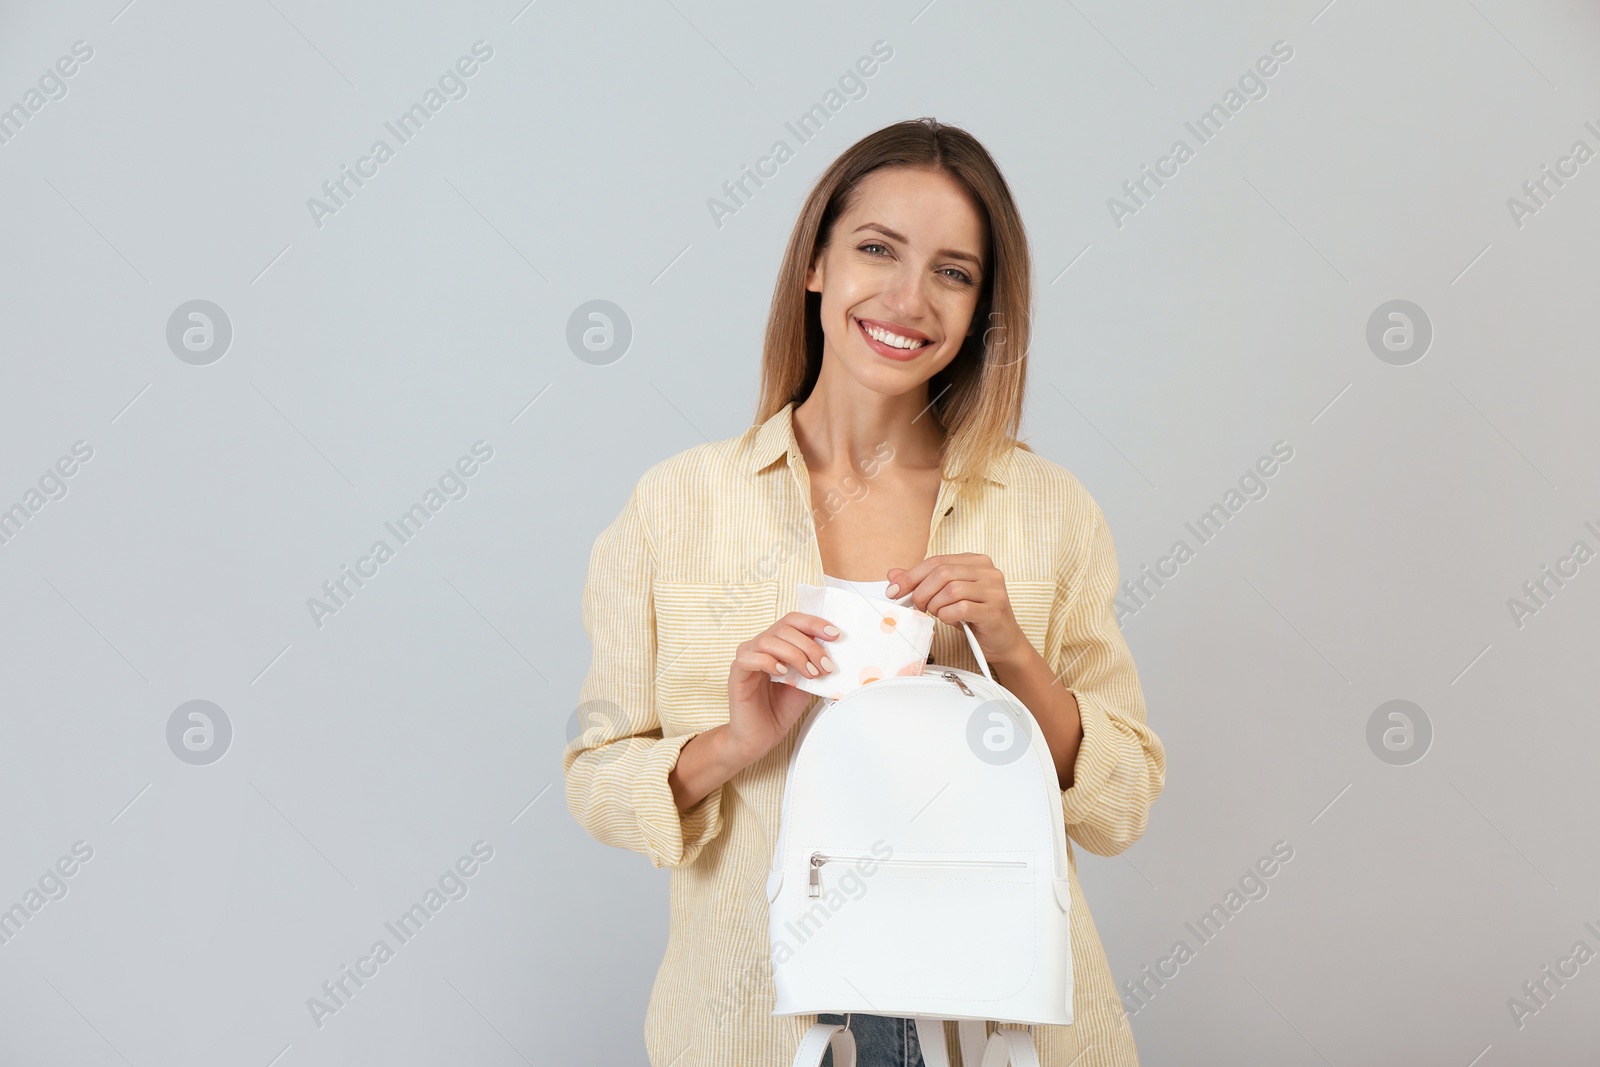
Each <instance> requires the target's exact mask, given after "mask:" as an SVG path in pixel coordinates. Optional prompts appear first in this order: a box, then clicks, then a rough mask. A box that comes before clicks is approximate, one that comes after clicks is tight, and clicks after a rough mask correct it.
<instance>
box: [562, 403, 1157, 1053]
mask: <svg viewBox="0 0 1600 1067" xmlns="http://www.w3.org/2000/svg"><path fill="white" fill-rule="evenodd" d="M793 409H794V405H793V404H790V405H788V406H786V407H784V408H783V410H781V411H780V412H778V413H777V414H776V415H773V416H772V417H771V418H770V419H768V420H766V422H764V423H762V424H761V425H760V426H752V427H751V428H750V429H749V430H747V431H746V432H745V433H743V434H742V435H740V436H739V437H734V438H729V439H727V440H723V441H714V442H708V443H706V444H702V445H697V446H695V447H693V448H690V449H687V450H685V451H683V452H680V453H678V454H677V455H675V456H672V457H670V458H668V459H665V460H662V461H661V462H659V463H657V464H656V465H654V466H653V467H651V468H650V469H649V470H647V471H646V472H645V473H644V475H643V476H642V477H641V478H640V479H639V482H638V484H637V485H636V486H635V487H634V490H633V492H632V493H631V494H630V495H629V497H628V500H627V503H626V504H625V505H624V506H623V508H622V512H621V514H619V515H618V516H617V518H616V519H615V520H614V521H613V522H612V523H611V525H609V526H608V527H606V529H605V530H604V531H603V532H602V533H601V534H600V536H599V537H598V538H597V539H596V540H595V543H594V548H593V551H592V553H591V554H590V558H589V573H588V579H587V582H586V584H585V587H584V595H583V620H584V625H585V627H586V628H587V630H588V633H589V638H590V642H591V644H592V646H593V659H592V661H591V663H590V666H589V670H588V673H587V675H586V676H585V679H584V682H583V688H582V691H581V693H580V697H579V699H580V700H581V701H582V705H581V713H580V723H581V724H582V726H583V727H584V728H583V730H582V732H581V733H580V734H579V735H578V736H577V737H576V738H575V739H574V740H573V741H572V742H571V743H570V744H568V745H567V747H566V749H565V750H564V751H563V753H562V770H563V773H564V775H565V779H566V795H567V806H568V808H569V810H571V812H572V814H573V816H574V817H575V818H576V819H577V821H578V823H579V824H580V825H582V826H583V828H584V829H585V830H587V831H588V832H589V833H590V834H591V835H592V836H593V837H594V838H595V839H596V840H598V841H600V842H602V843H604V844H607V845H612V846H615V847H617V848H626V849H631V850H632V851H634V852H640V853H643V854H644V855H646V856H648V857H649V858H650V862H651V863H653V864H655V865H656V866H657V867H667V868H670V870H671V877H670V881H669V915H670V929H669V934H668V940H667V950H666V957H665V959H663V960H662V962H661V966H660V969H659V970H658V971H657V973H656V979H655V984H654V986H653V987H652V990H651V994H650V1003H649V1007H648V1009H647V1011H646V1015H645V1046H646V1050H647V1052H648V1054H649V1057H650V1063H651V1064H652V1065H653V1067H787V1065H788V1064H789V1063H790V1061H791V1060H792V1058H793V1056H794V1053H795V1049H796V1048H797V1046H798V1045H799V1043H800V1038H801V1036H802V1035H803V1034H804V1033H805V1031H806V1029H807V1028H808V1027H809V1026H810V1025H811V1024H812V1023H814V1022H815V1021H816V1016H814V1015H792V1016H774V1015H772V1014H771V1012H772V1007H773V988H772V980H771V978H772V968H771V962H770V955H769V942H768V930H767V899H766V875H767V870H768V867H769V866H770V864H771V862H772V853H773V848H774V846H775V844H776V842H777V833H778V818H779V808H780V801H781V799H782V796H783V785H784V778H785V775H786V772H787V769H788V762H789V754H790V752H791V750H792V749H793V747H794V739H795V735H796V733H797V730H791V731H790V733H789V735H788V737H786V738H785V739H784V740H783V741H782V742H780V743H779V744H778V745H777V746H776V747H775V748H773V749H772V751H771V752H769V753H767V755H766V756H764V757H762V758H761V759H759V760H757V761H756V762H755V763H753V764H751V765H750V766H748V767H746V768H745V769H744V770H742V771H740V772H739V773H738V774H737V775H735V776H734V777H733V778H732V779H731V780H730V781H728V782H727V783H726V784H725V785H723V786H722V787H721V788H720V789H716V790H713V791H712V792H711V793H710V794H709V795H708V796H707V797H705V799H703V800H701V801H700V802H699V803H698V804H696V805H695V806H694V807H693V808H692V809H690V810H689V811H688V812H684V813H680V812H679V811H678V809H677V805H676V804H675V803H674V800H673V796H672V789H671V787H670V786H669V785H668V784H667V774H668V772H670V771H671V770H672V768H673V766H674V764H676V762H677V759H678V752H679V750H680V749H682V748H683V746H684V745H685V744H686V743H688V741H689V740H690V739H691V738H692V737H694V736H695V735H696V734H697V733H699V732H701V731H703V730H707V729H710V728H711V727H713V726H716V725H718V724H719V723H724V722H727V721H728V670H729V666H730V665H731V663H732V661H733V655H734V650H735V647H736V646H738V645H739V644H740V643H741V642H743V641H747V640H749V639H750V638H751V637H753V636H755V635H756V634H757V633H760V632H761V631H762V630H764V629H766V628H767V626H769V625H770V624H771V623H773V622H774V621H776V620H777V619H778V618H779V617H780V616H782V615H784V614H786V613H788V612H789V611H792V610H794V607H795V603H794V601H795V585H796V583H799V582H805V583H809V584H812V585H821V584H823V583H822V573H823V568H822V559H821V556H820V554H819V552H818V549H817V538H816V529H815V526H814V522H815V521H818V519H816V518H814V516H813V513H812V509H811V496H810V488H809V487H810V478H809V472H808V470H807V468H806V464H805V459H804V457H803V455H802V453H801V452H800V448H799V446H798V444H796V442H795V437H794V427H793V423H792V421H791V416H792V413H793ZM780 460H782V461H783V462H779V461H780ZM863 484H865V486H866V490H865V491H866V492H870V491H871V485H870V480H868V481H866V482H864V483H863ZM842 506H843V507H849V506H850V505H849V503H844V504H843V505H842ZM933 515H934V518H933V526H932V530H931V538H930V547H929V550H928V551H929V554H930V555H938V554H944V553H952V552H981V553H984V554H985V555H987V556H989V557H990V558H991V559H992V560H993V561H994V563H995V566H997V567H998V568H999V569H1000V572H1001V573H1002V574H1003V575H1004V576H1005V580H1006V590H1007V593H1008V596H1009V598H1010V601H1011V605H1012V611H1013V612H1014V614H1015V615H1016V618H1017V622H1018V623H1019V624H1020V625H1021V627H1022V630H1023V632H1024V633H1025V634H1026V635H1027V637H1028V640H1030V641H1031V642H1033V645H1034V647H1035V648H1037V649H1039V651H1040V653H1041V654H1042V655H1043V656H1044V657H1045V659H1046V661H1047V662H1048V663H1049V664H1050V665H1051V666H1052V668H1053V669H1054V670H1055V671H1056V672H1057V675H1058V676H1059V677H1060V678H1061V679H1062V681H1063V683H1064V684H1065V685H1066V686H1067V688H1068V689H1070V690H1071V691H1072V692H1073V694H1074V695H1075V696H1076V698H1077V701H1078V707H1079V711H1080V715H1081V718H1082V721H1083V742H1082V746H1081V747H1080V749H1079V751H1078V757H1077V763H1076V764H1075V765H1074V771H1073V779H1072V787H1071V788H1070V789H1067V790H1065V791H1064V792H1063V793H1062V794H1061V796H1062V806H1063V808H1064V810H1065V819H1066V830H1067V837H1068V847H1067V856H1068V860H1069V877H1070V879H1071V887H1072V896H1071V900H1072V909H1071V926H1072V961H1073V1019H1074V1022H1073V1025H1071V1026H1036V1027H1033V1033H1034V1040H1035V1042H1036V1044H1037V1045H1038V1048H1039V1055H1040V1064H1041V1067H1068V1065H1069V1064H1070V1065H1072V1067H1129V1065H1136V1064H1137V1063H1138V1055H1137V1053H1136V1051H1135V1049H1134V1042H1133V1036H1132V1033H1131V1031H1130V1030H1129V1027H1128V1023H1127V1020H1126V1017H1125V1016H1124V1015H1123V1011H1122V1005H1121V1001H1120V999H1119V998H1118V995H1117V989H1116V985H1115V983H1114V981H1113V980H1112V977H1111V971H1110V968H1109V967H1108V966H1107V964H1106V958H1105V953H1104V951H1103V950H1102V949H1101V947H1100V938H1099V935H1098V934H1097V933H1096V931H1095V927H1094V920H1093V918H1092V917H1091V916H1090V914H1089V908H1088V905H1087V904H1086V903H1085V902H1084V899H1083V895H1082V892H1081V889H1080V888H1079V885H1078V875H1077V858H1076V855H1075V850H1074V849H1073V848H1072V844H1073V843H1076V844H1078V845H1080V846H1082V847H1083V848H1085V849H1087V850H1089V851H1090V852H1093V853H1095V854H1097V855H1101V856H1114V855H1116V854H1117V853H1119V852H1121V851H1122V850H1124V849H1126V848H1127V847H1128V846H1129V845H1131V844H1133V842H1134V841H1136V840H1138V838H1139V836H1140V835H1141V834H1142V833H1143V832H1144V829H1145V826H1146V825H1147V823H1148V819H1149V813H1150V806H1151V804H1152V803H1153V802H1154V801H1155V798H1156V796H1157V795H1159V794H1160V792H1161V789H1162V786H1163V784H1164V782H1165V776H1166V770H1165V753H1164V751H1163V749H1162V746H1161V742H1160V740H1159V739H1158V738H1157V737H1156V735H1155V734H1154V733H1153V732H1152V731H1151V729H1150V728H1149V726H1148V725H1146V723H1145V708H1144V694H1143V691H1142V690H1141V688H1140V685H1139V676H1138V673H1137V671H1136V670H1135V668H1134V664H1133V658H1132V656H1131V654H1130V653H1129V651H1128V646H1127V643H1126V642H1125V641H1124V640H1123V637H1122V631H1121V630H1120V629H1119V628H1118V626H1117V622H1116V616H1115V610H1114V601H1115V597H1116V592H1117V555H1116V549H1115V547H1114V545H1113V543H1112V540H1111V531H1110V530H1109V528H1108V527H1107V525H1106V520H1105V516H1104V514H1103V513H1102V512H1101V510H1100V507H1099V505H1098V504H1096V503H1095V501H1094V499H1093V497H1091V496H1090V495H1089V492H1088V490H1086V489H1085V488H1084V487H1083V485H1082V484H1081V483H1080V482H1079V481H1078V480H1077V478H1076V477H1074V476H1073V475H1072V473H1071V472H1069V471H1068V470H1066V469H1065V468H1064V467H1061V466H1059V465H1057V464H1055V463H1052V462H1050V461H1049V460H1047V459H1044V458H1042V457H1041V456H1039V455H1037V454H1035V453H1033V452H1030V451H1027V450H1025V449H1020V448H1017V449H1012V450H1011V451H1009V452H1008V453H1006V455H1005V458H1004V459H1003V460H1002V461H1001V462H1000V463H998V464H996V466H995V468H994V470H993V471H992V472H991V473H990V475H989V477H988V478H986V479H985V482H984V484H983V485H981V486H980V487H979V490H978V493H977V494H976V496H971V497H968V498H967V500H966V501H964V502H958V501H957V494H956V484H955V483H954V482H952V481H950V480H949V479H945V480H944V481H943V482H942V483H941V485H940V487H939V495H938V501H937V503H936V504H935V506H934V512H933ZM912 562H915V561H909V560H908V561H907V563H906V564H905V565H906V566H909V565H910V564H911V563H912ZM931 659H932V661H933V662H935V663H942V664H946V665H949V666H955V667H963V668H966V669H967V670H973V671H976V670H978V665H977V663H976V661H975V660H974V659H973V657H972V652H971V650H970V649H969V648H968V647H967V642H966V638H965V635H964V634H963V632H962V631H961V629H960V627H959V626H956V627H952V626H949V625H947V624H945V623H942V622H941V623H937V624H936V626H935V632H934V639H933V648H932V653H931ZM932 933H933V935H934V936H935V937H936V936H937V932H936V931H934V932H932ZM994 1025H995V1024H993V1023H990V1024H989V1028H990V1029H991V1030H992V1029H993V1028H994ZM946 1031H947V1038H948V1040H947V1046H948V1047H949V1049H950V1054H951V1058H952V1060H953V1061H954V1062H956V1063H957V1064H959V1057H960V1051H959V1048H958V1047H957V1039H956V1031H955V1024H954V1023H947V1024H946ZM969 1067H971V1065H969Z"/></svg>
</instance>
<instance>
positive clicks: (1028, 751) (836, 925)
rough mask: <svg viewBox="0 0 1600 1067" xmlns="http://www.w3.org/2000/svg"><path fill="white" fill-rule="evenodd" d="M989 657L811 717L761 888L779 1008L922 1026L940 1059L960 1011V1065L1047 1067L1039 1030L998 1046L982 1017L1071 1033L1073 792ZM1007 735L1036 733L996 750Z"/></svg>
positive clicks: (866, 691) (878, 689) (881, 684)
mask: <svg viewBox="0 0 1600 1067" xmlns="http://www.w3.org/2000/svg"><path fill="white" fill-rule="evenodd" d="M966 629H967V637H968V640H969V642H970V643H972V645H973V646H974V651H975V652H977V648H976V641H975V640H974V639H973V637H972V632H971V629H970V628H966ZM979 656H980V657H981V653H979ZM979 662H980V664H981V665H982V666H983V667H984V669H985V674H983V675H980V674H974V673H972V672H970V671H965V670H960V669H957V668H951V667H944V666H940V665H936V664H930V665H928V666H927V668H926V669H925V670H924V673H923V674H922V675H920V676H917V677H904V678H900V677H897V678H886V679H883V680H880V681H877V682H874V683H872V684H871V685H868V686H863V687H862V688H860V689H856V690H853V691H851V692H850V693H847V694H846V695H845V696H844V697H842V698H841V699H839V700H837V701H824V702H822V703H820V704H819V705H818V706H817V707H816V708H814V709H813V710H812V712H811V714H810V715H809V716H808V717H807V719H806V721H805V722H804V723H803V724H802V725H801V727H800V732H799V735H798V737H797V740H796V743H795V746H794V749H793V751H792V753H791V755H790V760H789V770H788V778H787V781H786V783H785V786H784V795H783V808H782V821H781V825H780V827H779V831H778V842H777V847H776V849H775V851H774V854H773V862H772V867H771V869H770V872H771V873H770V874H769V875H768V878H767V885H766V890H767V899H768V918H769V934H770V940H771V950H772V964H773V984H774V992H775V1006H774V1009H773V1014H774V1015H797V1014H810V1013H824V1012H839V1013H843V1012H851V1011H858V1012H869V1013H871V1014H874V1015H889V1016H911V1017H916V1018H917V1021H918V1031H917V1032H918V1037H919V1039H921V1040H922V1044H923V1045H924V1053H923V1055H924V1059H926V1060H927V1061H928V1064H929V1067H944V1065H943V1064H941V1063H938V1062H936V1060H935V1059H934V1058H933V1057H939V1058H941V1059H942V1058H946V1055H945V1049H944V1041H943V1032H942V1030H941V1031H940V1033H939V1034H938V1036H937V1038H933V1039H932V1040H929V1037H931V1035H932V1034H933V1030H934V1029H935V1028H937V1026H938V1020H940V1019H955V1020H958V1021H960V1022H961V1023H962V1025H961V1026H960V1028H959V1029H960V1033H961V1049H962V1061H963V1067H1003V1065H1005V1064H1006V1063H1008V1062H1009V1063H1011V1064H1012V1065H1013V1067H1025V1065H1026V1067H1037V1062H1038V1058H1037V1055H1036V1054H1034V1049H1033V1043H1032V1037H1031V1035H1030V1034H1029V1033H1028V1032H1027V1031H1025V1030H1011V1031H1002V1032H1001V1033H1002V1034H1009V1035H1010V1036H1001V1037H1000V1038H999V1044H996V1043H995V1040H994V1038H995V1036H998V1035H991V1036H990V1037H989V1038H987V1039H986V1037H985V1034H984V1025H983V1024H984V1021H985V1020H994V1021H997V1022H1005V1023H1012V1024H1026V1025H1035V1024H1038V1025H1070V1024H1071V1023H1072V945H1071V932H1070V924H1069V917H1070V912H1071V899H1070V897H1071V894H1070V882H1069V880H1068V866H1067V863H1068V861H1067V841H1066V827H1065V825H1064V821H1063V815H1062V809H1061V789H1060V785H1059V783H1058V782H1057V780H1056V772H1055V763H1054V760H1053V759H1052V758H1051V755H1050V751H1049V747H1048V745H1047V744H1046V743H1045V740H1044V736H1043V734H1042V733H1041V732H1040V730H1039V726H1038V723H1037V722H1036V721H1035V720H1034V719H1033V716H1032V715H1031V713H1029V712H1028V710H1027V709H1026V708H1025V707H1024V706H1023V705H1022V702H1021V701H1019V700H1017V698H1016V697H1015V696H1013V695H1012V694H1011V693H1009V692H1008V691H1007V690H1006V689H1005V688H1004V687H1003V686H1001V685H999V684H998V683H997V682H995V681H993V680H992V678H990V677H987V670H988V668H987V664H986V663H983V661H982V660H981V658H980V659H979ZM958 683H959V684H958ZM963 687H965V690H966V691H965V692H964V691H963ZM996 701H1004V702H1005V703H1006V704H1008V705H1010V707H1011V709H1012V710H1011V717H1010V719H1009V720H1008V719H1007V717H1006V716H1004V715H1001V714H1000V713H999V711H998V709H999V708H1000V706H1001V705H999V704H994V703H992V702H996ZM985 705H989V706H987V707H986V706H985ZM1008 731H1020V732H1021V733H1022V734H1023V735H1025V736H1026V737H1028V738H1030V739H1031V740H1030V742H1029V743H1028V744H1026V745H1025V746H1022V747H1020V748H1012V747H1010V746H1007V745H1005V744H1000V745H998V746H990V745H988V744H986V742H985V739H986V738H992V737H1000V738H1002V739H1003V738H1004V737H1005V735H1006V733H1007V732H1008ZM1006 757H1010V758H1006ZM814 856H816V857H821V859H820V862H819V863H817V864H815V865H814V864H813V862H812V860H813V857H814ZM813 876H814V877H815V882H816V893H817V895H815V896H813V895H811V893H812V885H813ZM925 1023H926V1025H925ZM1024 1045H1025V1046H1026V1052H1027V1053H1028V1054H1029V1055H1032V1059H1031V1060H1030V1059H1028V1058H1026V1057H1025V1056H1024V1053H1023V1046H1024ZM930 1051H931V1052H932V1056H930ZM991 1056H999V1057H1002V1058H1000V1059H998V1060H996V1061H995V1063H994V1064H991V1063H989V1062H988V1060H987V1059H986V1058H985V1057H991ZM795 1062H796V1064H797V1065H799V1067H811V1063H809V1062H808V1063H806V1064H801V1061H800V1059H799V1058H797V1059H796V1061H795Z"/></svg>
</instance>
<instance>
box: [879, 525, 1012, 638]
mask: <svg viewBox="0 0 1600 1067" xmlns="http://www.w3.org/2000/svg"><path fill="white" fill-rule="evenodd" d="M887 577H888V579H889V589H888V592H887V595H888V596H889V598H890V599H892V600H899V599H901V598H902V597H904V596H905V595H906V594H907V592H908V591H909V593H910V595H911V604H912V606H913V607H915V608H918V609H919V610H921V611H925V612H927V613H928V614H929V615H932V616H933V617H934V618H936V619H938V620H939V621H940V622H943V623H947V624H949V625H951V626H960V625H961V624H962V623H963V622H965V623H966V624H967V625H968V626H970V627H972V635H973V637H975V638H977V640H978V647H979V648H981V649H983V656H984V658H985V659H987V660H990V661H992V662H994V663H1008V662H1011V661H1013V660H1014V659H1015V658H1016V657H1017V655H1018V654H1019V653H1021V652H1023V651H1026V650H1027V649H1028V648H1030V647H1031V646H1030V645H1029V644H1028V638H1027V635H1026V634H1024V633H1023V632H1022V627H1021V626H1020V625H1018V623H1017V618H1016V616H1015V615H1014V614H1012V611H1011V598H1010V597H1009V596H1008V595H1007V594H1006V577H1005V575H1003V574H1001V573H1000V568H998V567H996V566H995V565H994V561H993V560H991V559H990V558H989V557H988V556H985V555H983V554H982V553H979V552H955V553H950V554H947V555H942V556H929V557H928V558H927V559H925V560H923V561H922V562H921V563H918V564H917V565H916V566H914V567H912V568H910V569H909V570H907V569H905V568H903V567H891V568H889V573H888V575H887Z"/></svg>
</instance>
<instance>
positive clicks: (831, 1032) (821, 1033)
mask: <svg viewBox="0 0 1600 1067" xmlns="http://www.w3.org/2000/svg"><path fill="white" fill-rule="evenodd" d="M830 1046H832V1048H833V1067H856V1035H855V1034H852V1033H851V1032H850V1030H849V1029H848V1028H847V1027H846V1026H845V1025H844V1023H813V1024H811V1029H809V1030H807V1031H806V1036H805V1037H803V1038H801V1039H800V1048H799V1050H798V1051H796V1052H795V1054H794V1067H821V1064H822V1054H823V1053H824V1052H826V1051H828V1048H829V1047H830Z"/></svg>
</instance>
